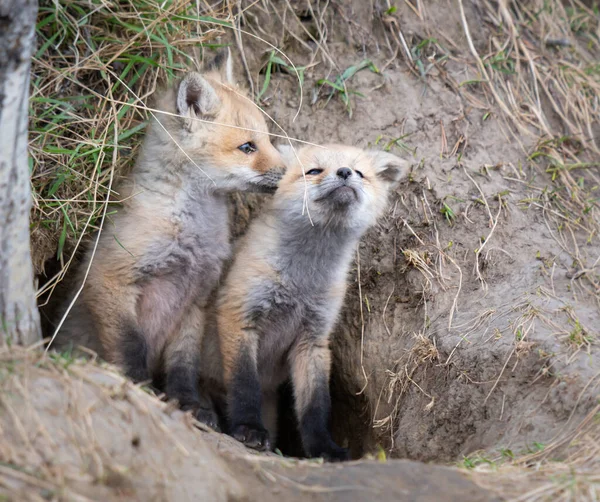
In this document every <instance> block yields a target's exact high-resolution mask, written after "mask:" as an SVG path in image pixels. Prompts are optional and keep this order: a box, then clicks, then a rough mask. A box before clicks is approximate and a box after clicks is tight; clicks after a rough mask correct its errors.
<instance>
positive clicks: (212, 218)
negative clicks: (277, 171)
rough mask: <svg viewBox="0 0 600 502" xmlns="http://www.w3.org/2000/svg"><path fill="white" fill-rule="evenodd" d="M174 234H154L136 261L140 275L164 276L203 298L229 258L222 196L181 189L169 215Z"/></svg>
mask: <svg viewBox="0 0 600 502" xmlns="http://www.w3.org/2000/svg"><path fill="white" fill-rule="evenodd" d="M169 221H170V223H172V224H173V227H174V229H175V237H174V238H173V237H170V238H166V237H157V238H155V239H154V240H153V241H152V242H151V244H150V246H149V247H148V250H147V253H146V255H145V256H144V257H143V258H142V259H141V260H140V261H139V262H138V266H137V271H138V273H139V275H140V277H141V278H144V277H163V278H165V279H167V280H169V281H170V282H173V283H174V284H175V285H176V286H178V287H180V288H181V289H182V290H188V291H190V292H193V294H195V296H196V298H197V299H198V300H199V301H200V302H201V303H202V302H203V301H205V300H206V299H207V298H208V296H209V295H210V293H211V292H212V290H213V289H214V287H215V286H216V285H217V283H218V281H219V278H220V276H221V271H222V268H223V263H224V262H225V261H226V260H227V259H228V258H229V256H230V253H231V245H230V242H229V221H228V208H227V201H226V199H225V197H224V196H222V195H218V194H214V193H211V192H208V193H207V192H204V193H202V192H200V193H193V192H192V193H190V192H186V191H181V192H179V194H178V195H177V196H176V198H175V204H174V206H173V209H172V211H171V213H170V215H169Z"/></svg>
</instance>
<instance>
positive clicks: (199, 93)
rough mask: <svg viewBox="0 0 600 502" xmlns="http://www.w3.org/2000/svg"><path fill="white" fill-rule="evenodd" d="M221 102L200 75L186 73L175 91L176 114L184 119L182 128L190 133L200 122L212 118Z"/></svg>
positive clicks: (211, 87)
mask: <svg viewBox="0 0 600 502" xmlns="http://www.w3.org/2000/svg"><path fill="white" fill-rule="evenodd" d="M220 106H221V100H220V99H219V96H217V93H216V91H215V89H214V88H213V86H212V85H211V84H210V83H209V82H208V81H207V80H206V79H205V78H204V77H202V75H200V74H199V73H196V72H190V73H188V74H187V75H186V76H185V77H184V78H183V80H182V81H181V83H180V84H179V89H178V91H177V113H178V114H179V115H180V116H181V117H183V119H184V127H185V128H186V129H187V130H188V131H190V132H192V131H194V130H196V129H197V128H198V127H199V126H200V124H201V121H199V120H195V119H201V120H206V119H210V118H213V117H214V116H215V115H216V114H217V112H218V111H219V107H220Z"/></svg>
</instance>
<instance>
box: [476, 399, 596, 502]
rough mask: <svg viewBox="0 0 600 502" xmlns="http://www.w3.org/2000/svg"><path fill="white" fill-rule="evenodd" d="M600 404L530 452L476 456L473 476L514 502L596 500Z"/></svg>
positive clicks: (479, 482) (533, 447) (507, 451)
mask: <svg viewBox="0 0 600 502" xmlns="http://www.w3.org/2000/svg"><path fill="white" fill-rule="evenodd" d="M599 422H600V406H596V407H595V408H594V409H592V411H591V412H590V413H589V414H588V415H587V416H586V417H585V418H584V419H583V420H582V421H581V422H580V423H579V424H577V425H576V426H575V427H573V428H571V429H570V430H569V431H568V432H565V433H563V434H561V435H559V436H558V437H557V438H555V439H554V440H553V441H551V442H550V443H548V444H545V445H539V444H534V445H532V448H531V450H530V451H529V452H526V453H524V454H515V453H513V452H512V451H510V450H504V451H502V452H501V455H500V456H498V457H497V458H493V457H492V458H482V457H481V456H479V457H478V456H475V458H476V459H477V461H476V463H477V465H474V466H473V468H472V470H471V472H472V477H473V479H474V480H475V481H476V482H477V483H478V484H479V485H481V486H483V487H485V488H488V489H490V490H492V491H495V492H497V493H498V494H499V495H502V496H504V497H505V498H506V499H507V500H510V501H512V502H538V501H553V502H554V501H557V502H558V501H560V502H563V501H564V502H579V501H594V500H598V498H600V427H599Z"/></svg>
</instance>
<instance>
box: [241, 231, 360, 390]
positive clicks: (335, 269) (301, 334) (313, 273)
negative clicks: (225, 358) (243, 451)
mask: <svg viewBox="0 0 600 502" xmlns="http://www.w3.org/2000/svg"><path fill="white" fill-rule="evenodd" d="M358 238H359V236H358V235H355V234H351V233H348V232H347V231H346V230H344V229H342V230H339V229H337V230H336V229H323V228H317V227H312V226H309V227H305V228H302V229H301V230H300V231H299V229H298V228H297V227H294V226H291V227H287V229H286V227H285V225H282V228H281V229H280V231H279V243H278V249H277V252H276V253H275V256H276V258H274V262H273V263H272V266H273V268H274V269H275V271H276V273H277V280H275V281H272V280H265V281H263V282H262V283H261V284H260V287H258V288H255V289H254V291H253V293H252V296H251V298H250V299H249V300H250V301H249V305H248V307H249V309H248V314H249V321H250V323H251V324H253V325H254V326H255V327H256V329H257V331H258V333H259V340H260V341H259V344H260V347H259V351H258V354H259V368H262V370H261V372H262V376H263V381H264V382H266V381H270V379H272V378H274V379H275V380H277V375H278V374H280V373H283V372H284V371H285V366H286V358H287V354H288V352H289V350H290V348H291V347H292V346H293V345H294V343H296V342H297V341H299V340H307V341H309V342H310V341H316V340H317V339H319V338H326V337H328V336H329V332H330V331H331V329H332V328H333V325H334V323H335V321H336V319H337V316H338V313H339V309H340V303H339V301H338V300H337V299H336V298H333V296H332V293H331V291H332V287H333V286H334V285H340V284H341V283H342V282H343V281H345V276H346V273H347V270H348V266H349V263H350V261H351V256H352V250H353V248H354V245H355V244H356V241H357V240H358Z"/></svg>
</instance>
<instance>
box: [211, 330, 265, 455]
mask: <svg viewBox="0 0 600 502" xmlns="http://www.w3.org/2000/svg"><path fill="white" fill-rule="evenodd" d="M233 324H235V323H231V322H230V323H227V324H226V325H225V326H222V327H220V328H219V329H220V330H222V335H221V350H222V352H223V369H224V377H225V385H226V387H227V414H228V418H229V429H230V430H229V433H230V434H231V436H233V437H234V438H235V439H237V440H238V441H240V442H242V443H244V444H245V445H246V446H248V447H250V448H254V449H256V450H269V449H270V448H271V445H270V440H269V433H268V431H267V429H266V428H265V426H264V424H263V421H262V391H261V386H260V380H259V375H258V367H257V352H258V336H257V333H256V331H255V330H254V329H252V328H248V327H246V328H244V327H235V328H233V329H232V325H233Z"/></svg>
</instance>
